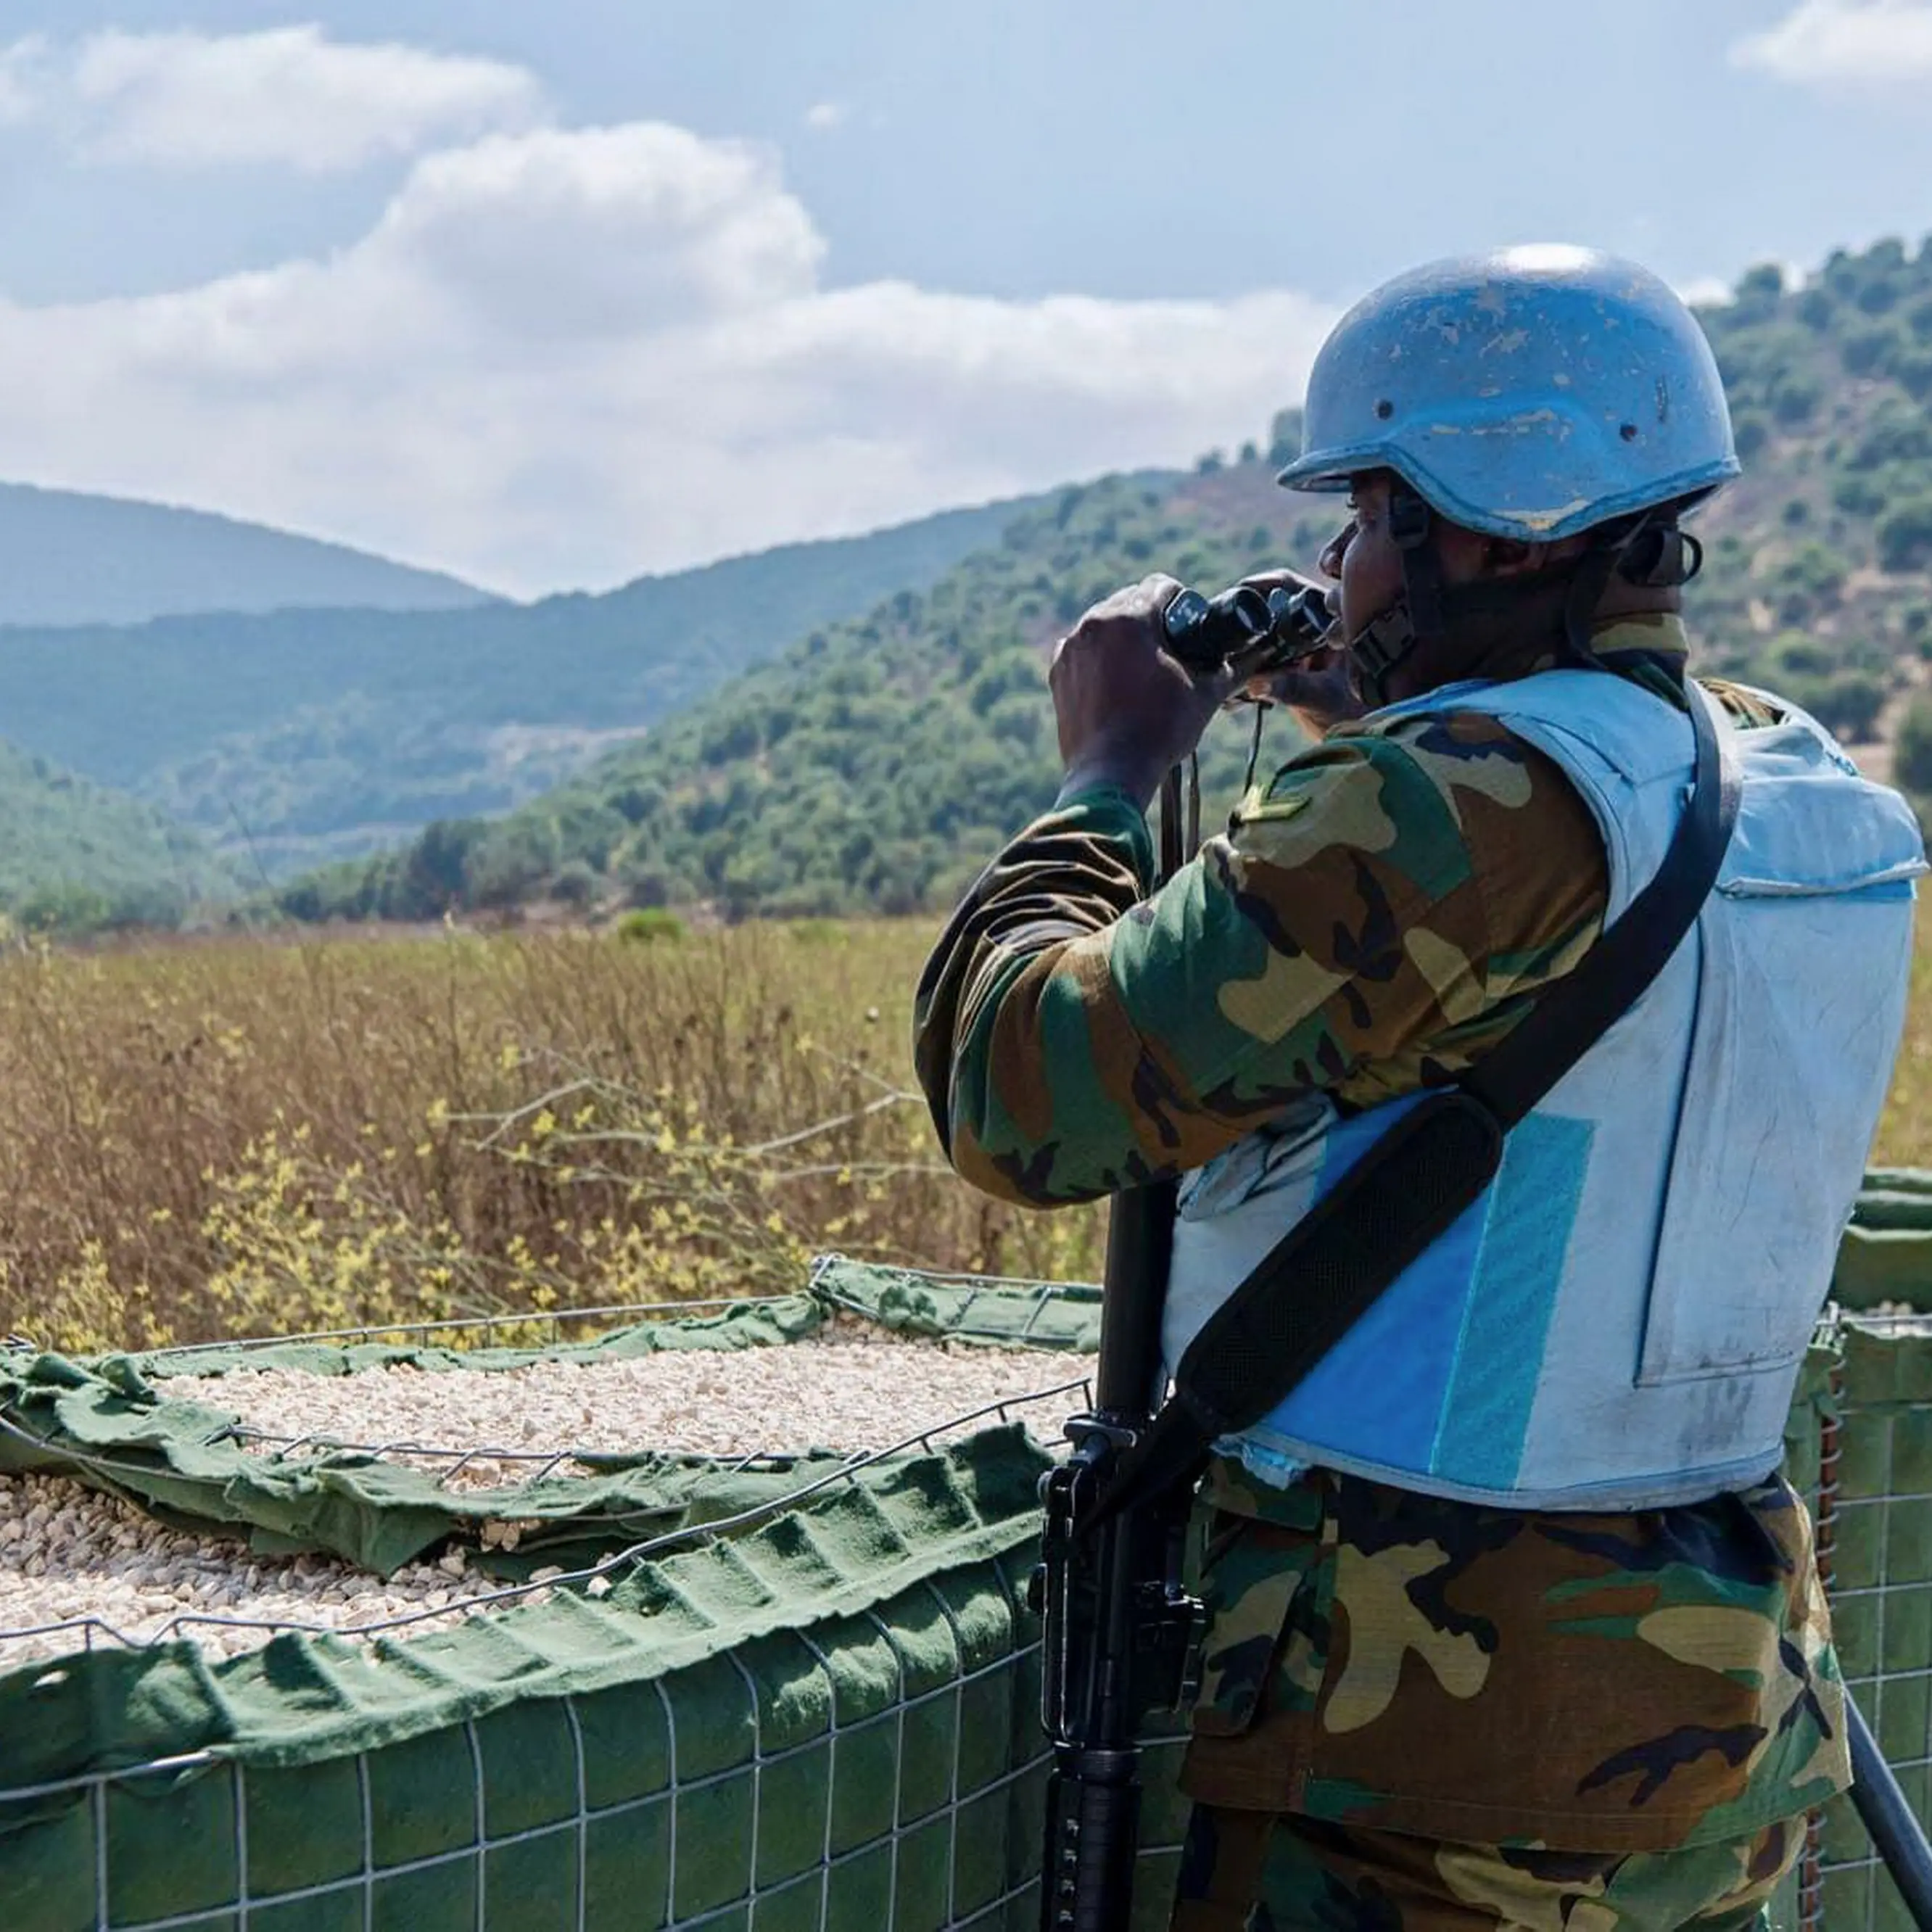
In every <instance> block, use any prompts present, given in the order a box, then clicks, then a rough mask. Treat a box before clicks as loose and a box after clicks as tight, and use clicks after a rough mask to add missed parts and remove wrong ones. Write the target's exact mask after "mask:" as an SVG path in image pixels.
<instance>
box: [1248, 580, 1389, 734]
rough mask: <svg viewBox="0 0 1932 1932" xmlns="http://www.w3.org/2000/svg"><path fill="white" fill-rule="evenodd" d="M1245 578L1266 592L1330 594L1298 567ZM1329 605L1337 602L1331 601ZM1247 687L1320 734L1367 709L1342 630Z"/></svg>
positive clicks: (1251, 679) (1311, 731)
mask: <svg viewBox="0 0 1932 1932" xmlns="http://www.w3.org/2000/svg"><path fill="white" fill-rule="evenodd" d="M1241 581H1242V582H1243V583H1247V584H1252V585H1253V586H1254V588H1255V589H1257V590H1259V592H1261V593H1262V595H1263V596H1264V597H1265V596H1266V595H1268V592H1270V591H1271V590H1304V589H1305V590H1317V591H1319V592H1321V593H1322V595H1323V596H1324V597H1330V596H1331V591H1330V589H1329V586H1327V585H1325V584H1322V583H1318V582H1317V581H1316V580H1315V579H1314V578H1313V577H1304V576H1303V575H1302V574H1301V572H1300V571H1297V570H1266V571H1258V572H1257V573H1256V574H1255V575H1254V576H1253V577H1243V578H1242V579H1241ZM1330 607H1331V610H1332V609H1333V607H1334V606H1333V604H1332V601H1331V605H1330ZM1244 690H1245V691H1246V694H1247V696H1249V697H1255V698H1261V699H1263V700H1265V701H1266V702H1268V703H1271V704H1279V705H1281V706H1284V707H1285V708H1286V709H1287V710H1289V712H1292V714H1293V715H1294V717H1295V721H1296V722H1297V723H1298V724H1300V725H1301V728H1302V729H1303V730H1304V731H1305V732H1307V733H1308V735H1309V736H1310V737H1311V738H1319V737H1321V736H1323V735H1324V734H1325V733H1326V732H1327V731H1328V730H1329V729H1330V728H1331V727H1332V726H1334V725H1337V724H1342V723H1343V722H1344V721H1346V720H1347V719H1349V718H1359V717H1361V715H1363V713H1364V712H1365V711H1366V710H1367V706H1365V705H1364V703H1363V702H1362V700H1361V694H1360V693H1359V692H1358V691H1357V690H1356V688H1355V681H1354V679H1353V678H1352V676H1351V675H1350V670H1349V653H1348V652H1347V651H1346V649H1344V648H1343V646H1342V645H1341V643H1340V638H1339V634H1338V635H1337V642H1336V643H1334V645H1331V646H1330V647H1329V648H1328V649H1327V650H1324V651H1317V652H1315V653H1314V655H1313V656H1311V657H1305V658H1303V659H1302V660H1301V662H1300V663H1298V664H1295V665H1294V666H1292V667H1291V668H1289V669H1288V670H1277V671H1271V672H1269V673H1268V674H1267V675H1266V676H1262V677H1256V678H1250V679H1249V680H1248V682H1247V685H1245V686H1244Z"/></svg>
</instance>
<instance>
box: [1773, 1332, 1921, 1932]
mask: <svg viewBox="0 0 1932 1932" xmlns="http://www.w3.org/2000/svg"><path fill="white" fill-rule="evenodd" d="M1847 1319H1848V1320H1849V1321H1850V1322H1852V1325H1855V1326H1856V1327H1858V1328H1861V1329H1863V1330H1864V1331H1866V1332H1867V1333H1869V1334H1878V1335H1881V1336H1883V1337H1885V1338H1887V1339H1888V1340H1904V1339H1911V1338H1918V1337H1923V1336H1925V1335H1927V1334H1932V1325H1928V1324H1927V1322H1926V1320H1925V1318H1924V1316H1859V1317H1855V1318H1847ZM1832 1394H1833V1397H1834V1399H1835V1403H1834V1406H1835V1409H1836V1411H1837V1413H1836V1414H1835V1415H1828V1416H1827V1417H1826V1419H1825V1421H1824V1423H1823V1429H1822V1432H1821V1435H1822V1439H1821V1442H1820V1460H1819V1481H1818V1489H1817V1496H1816V1499H1815V1504H1814V1509H1815V1514H1816V1517H1817V1534H1818V1555H1819V1567H1820V1570H1821V1571H1822V1572H1823V1575H1824V1577H1825V1581H1826V1588H1827V1590H1828V1592H1829V1595H1830V1598H1831V1603H1832V1629H1833V1634H1834V1637H1835V1640H1836V1643H1837V1646H1838V1659H1839V1664H1840V1667H1841V1670H1842V1671H1843V1676H1844V1679H1845V1682H1846V1688H1848V1689H1849V1691H1850V1693H1851V1694H1852V1696H1853V1697H1855V1698H1856V1699H1857V1700H1858V1703H1859V1705H1860V1706H1861V1709H1863V1711H1864V1715H1865V1718H1866V1720H1867V1722H1868V1723H1869V1724H1870V1726H1871V1728H1872V1732H1873V1736H1875V1737H1876V1739H1877V1741H1878V1745H1879V1749H1880V1751H1882V1752H1883V1753H1884V1754H1885V1758H1886V1760H1887V1761H1888V1763H1890V1764H1891V1768H1892V1770H1893V1772H1894V1774H1895V1775H1897V1779H1898V1781H1899V1785H1900V1789H1901V1790H1903V1792H1904V1793H1905V1796H1906V1802H1908V1804H1909V1805H1910V1806H1911V1808H1912V1811H1913V1813H1914V1814H1915V1816H1916V1817H1918V1818H1919V1819H1921V1820H1932V1403H1912V1404H1909V1405H1885V1406H1864V1405H1861V1404H1859V1403H1855V1402H1852V1401H1847V1400H1845V1399H1844V1384H1843V1374H1842V1371H1836V1372H1835V1373H1834V1375H1833V1377H1832ZM1799 1922H1800V1924H1802V1926H1803V1927H1805V1932H1817V1928H1820V1927H1823V1928H1829V1932H1838V1928H1839V1927H1852V1926H1858V1927H1867V1928H1869V1932H1893V1928H1897V1932H1909V1927H1910V1925H1911V1919H1910V1917H1909V1914H1908V1913H1907V1912H1906V1907H1905V1904H1904V1901H1903V1899H1902V1898H1900V1896H1899V1894H1898V1892H1897V1888H1895V1887H1894V1885H1893V1884H1892V1882H1891V1879H1890V1877H1889V1876H1888V1874H1887V1873H1886V1872H1885V1869H1884V1867H1883V1865H1882V1862H1881V1861H1880V1860H1879V1858H1878V1856H1877V1854H1876V1852H1875V1851H1874V1849H1873V1846H1872V1843H1871V1841H1870V1838H1869V1837H1868V1836H1867V1834H1866V1832H1865V1830H1864V1826H1863V1825H1862V1824H1861V1823H1860V1822H1859V1820H1858V1814H1857V1813H1856V1811H1855V1809H1854V1808H1852V1805H1851V1803H1850V1802H1849V1800H1848V1799H1839V1800H1838V1802H1836V1803H1835V1804H1834V1805H1831V1806H1830V1807H1829V1808H1827V1809H1826V1811H1825V1812H1824V1813H1823V1814H1821V1815H1820V1817H1817V1818H1815V1819H1814V1820H1813V1821H1812V1824H1811V1832H1810V1835H1809V1840H1808V1846H1807V1855H1806V1858H1805V1866H1804V1868H1803V1874H1802V1882H1801V1886H1800V1891H1799Z"/></svg>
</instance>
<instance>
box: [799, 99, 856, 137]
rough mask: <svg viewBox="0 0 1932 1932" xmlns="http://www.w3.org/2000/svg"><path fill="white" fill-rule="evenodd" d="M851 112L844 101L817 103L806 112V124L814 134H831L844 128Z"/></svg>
mask: <svg viewBox="0 0 1932 1932" xmlns="http://www.w3.org/2000/svg"><path fill="white" fill-rule="evenodd" d="M848 113H850V110H849V109H848V108H847V107H846V105H845V104H844V101H815V102H814V104H812V105H811V107H808V108H807V109H806V110H805V125H806V126H807V127H809V128H810V129H811V131H812V132H813V133H814V134H824V133H829V132H830V131H831V130H832V129H833V128H834V127H842V126H843V125H844V122H845V118H846V116H847V114H848Z"/></svg>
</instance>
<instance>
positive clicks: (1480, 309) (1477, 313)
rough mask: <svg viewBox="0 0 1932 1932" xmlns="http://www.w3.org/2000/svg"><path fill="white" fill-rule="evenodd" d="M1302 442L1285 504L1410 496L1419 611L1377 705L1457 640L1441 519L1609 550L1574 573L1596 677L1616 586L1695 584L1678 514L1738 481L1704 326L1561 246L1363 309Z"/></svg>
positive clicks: (1449, 277)
mask: <svg viewBox="0 0 1932 1932" xmlns="http://www.w3.org/2000/svg"><path fill="white" fill-rule="evenodd" d="M1303 429H1304V434H1303V446H1302V453H1301V455H1300V456H1299V457H1298V458H1296V460H1295V461H1294V462H1292V463H1290V464H1289V466H1288V467H1287V468H1286V469H1284V470H1283V472H1281V477H1280V480H1281V481H1282V482H1283V483H1285V484H1287V485H1288V486H1289V487H1290V488H1291V489H1297V490H1346V489H1347V488H1349V487H1350V482H1351V479H1352V478H1354V477H1355V476H1357V475H1361V474H1362V473H1363V472H1366V471H1370V470H1382V469H1385V470H1388V471H1390V472H1393V474H1394V475H1395V477H1396V478H1397V490H1396V493H1395V496H1394V502H1393V505H1392V527H1393V530H1394V535H1395V537H1396V540H1397V542H1398V543H1399V544H1401V546H1402V547H1403V561H1404V565H1405V574H1406V578H1407V583H1408V595H1407V596H1406V598H1405V600H1404V601H1405V603H1406V606H1407V608H1406V610H1403V611H1401V612H1399V613H1391V617H1392V618H1393V619H1394V622H1391V623H1387V624H1384V625H1378V626H1371V627H1370V629H1371V631H1379V634H1377V635H1370V634H1366V633H1365V634H1364V637H1363V638H1362V639H1361V640H1359V641H1358V646H1357V649H1356V656H1357V661H1358V667H1359V669H1360V670H1361V673H1362V675H1363V677H1364V682H1365V686H1366V688H1367V689H1368V691H1369V692H1370V695H1371V696H1372V697H1375V698H1376V700H1377V701H1379V700H1380V698H1381V696H1382V691H1381V684H1382V678H1383V677H1384V676H1385V674H1386V673H1387V671H1388V670H1389V669H1390V668H1391V667H1392V666H1393V665H1394V663H1395V662H1396V661H1398V660H1399V659H1400V658H1401V657H1403V656H1406V655H1407V654H1408V652H1409V650H1410V649H1413V648H1414V646H1415V644H1416V643H1420V642H1421V641H1422V640H1423V639H1424V637H1428V636H1430V635H1431V634H1437V635H1439V634H1445V633H1446V632H1447V631H1450V630H1451V628H1453V627H1454V623H1455V621H1456V617H1457V604H1458V601H1459V593H1458V592H1457V590H1455V589H1451V588H1445V586H1443V585H1442V583H1441V582H1440V580H1439V577H1438V575H1437V573H1436V569H1435V565H1434V553H1433V548H1432V547H1431V546H1430V543H1429V541H1428V539H1429V535H1430V523H1431V517H1432V514H1433V515H1438V516H1441V517H1445V518H1446V519H1448V520H1450V521H1451V522H1453V523H1460V524H1462V525H1463V526H1465V527H1466V528H1468V529H1474V530H1480V531H1482V532H1485V533H1486V534H1487V535H1492V536H1498V537H1509V538H1516V539H1517V540H1518V541H1522V542H1526V543H1550V542H1554V541H1559V540H1560V539H1562V538H1565V537H1570V536H1574V535H1577V534H1579V533H1580V532H1586V531H1588V532H1597V533H1598V536H1597V539H1596V541H1594V542H1593V543H1592V544H1591V545H1590V547H1589V550H1588V552H1587V553H1586V556H1585V558H1584V559H1583V562H1582V563H1580V564H1573V565H1571V566H1570V567H1569V571H1568V574H1569V576H1570V578H1571V592H1572V594H1571V596H1570V597H1569V598H1568V600H1567V601H1566V606H1565V635H1566V637H1568V641H1569V643H1570V646H1571V650H1572V652H1573V653H1574V654H1575V655H1578V656H1580V657H1584V658H1587V657H1588V655H1589V651H1588V643H1587V640H1588V634H1589V618H1590V616H1591V614H1592V612H1593V611H1594V610H1595V607H1596V605H1597V603H1598V599H1599V598H1601V595H1602V594H1603V591H1604V586H1605V584H1606V583H1607V582H1608V580H1609V578H1610V574H1611V572H1612V571H1613V570H1617V571H1621V573H1622V574H1624V575H1625V576H1627V577H1631V578H1633V579H1634V580H1635V581H1637V582H1640V583H1649V584H1667V583H1682V582H1684V581H1685V580H1687V579H1688V577H1690V576H1691V574H1694V572H1695V570H1696V568H1697V545H1696V543H1695V541H1694V539H1693V538H1688V537H1685V536H1684V535H1682V534H1681V533H1680V532H1679V531H1678V529H1677V527H1676V517H1677V514H1678V513H1679V511H1681V510H1682V509H1684V508H1688V505H1690V504H1691V502H1695V501H1697V499H1700V498H1701V497H1703V496H1709V494H1710V493H1712V491H1713V490H1715V489H1717V488H1718V487H1719V486H1720V485H1721V484H1724V483H1726V482H1727V481H1730V478H1732V477H1733V476H1735V475H1737V473H1738V459H1737V452H1736V449H1735V447H1734V446H1733V443H1732V439H1731V419H1730V410H1729V409H1728V408H1727V407H1726V404H1725V401H1724V384H1723V382H1722V380H1721V378H1720V377H1719V376H1718V365H1717V362H1716V359H1715V357H1713V356H1712V353H1711V348H1710V345H1709V343H1708V342H1706V340H1705V338H1704V332H1703V330H1702V329H1700V328H1699V327H1698V326H1697V321H1696V320H1695V318H1694V317H1693V316H1692V315H1691V312H1690V311H1689V310H1688V308H1685V305H1684V304H1683V303H1682V302H1681V301H1680V300H1679V299H1678V297H1677V296H1676V294H1674V293H1673V292H1672V290H1670V288H1669V287H1667V286H1666V285H1665V284H1664V283H1663V282H1661V281H1659V280H1658V278H1657V277H1656V276H1655V275H1652V274H1651V272H1649V270H1648V269H1643V268H1640V267H1639V266H1637V264H1636V263H1633V262H1626V261H1622V260H1618V259H1617V258H1616V257H1614V256H1610V255H1604V254H1598V253H1597V252H1596V251H1594V250H1591V249H1587V248H1568V247H1560V246H1554V245H1542V246H1537V247H1530V248H1505V249H1500V250H1498V251H1496V252H1495V253H1494V254H1488V255H1472V256H1461V257H1454V258H1452V259H1451V260H1447V261H1442V262H1434V263H1429V264H1428V265H1427V266H1424V267H1423V268H1420V269H1413V270H1412V271H1411V272H1409V274H1407V275H1400V276H1398V277H1397V278H1396V279H1395V280H1394V281H1391V282H1387V283H1385V284H1383V285H1382V287H1380V288H1379V289H1377V290H1375V291H1374V292H1373V293H1371V294H1370V295H1368V296H1365V297H1364V299H1362V300H1361V302H1358V303H1357V304H1356V305H1355V307H1354V308H1352V309H1351V310H1350V311H1349V313H1348V314H1346V315H1345V316H1344V317H1343V318H1342V320H1341V321H1340V323H1337V325H1336V326H1335V329H1334V332H1333V333H1332V334H1331V335H1330V336H1329V338H1328V341H1326V342H1325V344H1323V345H1322V351H1321V353H1320V354H1319V356H1316V359H1315V367H1314V368H1313V371H1312V372H1311V373H1310V377H1309V380H1308V395H1307V403H1306V405H1305V407H1304V418H1303ZM1468 601H1471V602H1472V604H1474V603H1475V602H1476V601H1480V600H1479V599H1469V600H1468Z"/></svg>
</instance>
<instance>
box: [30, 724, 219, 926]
mask: <svg viewBox="0 0 1932 1932" xmlns="http://www.w3.org/2000/svg"><path fill="white" fill-rule="evenodd" d="M239 892H240V887H239V883H238V881H237V880H236V876H235V874H233V872H232V871H229V868H227V867H226V865H223V864H222V863H221V862H220V860H219V859H217V858H216V857H215V856H214V853H211V851H210V850H208V846H207V844H206V843H205V841H203V840H202V839H201V838H198V837H197V836H196V835H195V834H194V833H193V832H190V831H189V830H187V829H186V828H185V827H184V826H179V825H175V824H172V823H169V820H167V819H166V818H165V817H163V815H162V814H160V812H158V811H155V810H154V808H152V807H151V806H150V805H143V804H142V803H140V802H139V801H138V800H137V799H131V798H129V797H127V796H125V795H124V794H123V793H118V792H115V791H110V790H108V789H107V788H106V787H104V786H101V785H97V784H91V783H89V781H88V780H87V779H86V778H80V777H77V776H76V775H74V773H73V772H67V771H62V769H60V768H59V767H58V766H54V765H50V764H49V763H47V761H46V760H45V759H44V758H38V757H34V756H33V755H31V754H30V753H28V752H26V751H20V750H19V749H17V748H16V747H15V746H13V745H9V744H6V743H4V742H0V930H4V929H5V928H6V927H9V926H19V927H27V928H34V929H40V928H52V927H57V928H59V929H63V930H65V931H69V932H77V931H91V930H95V929H100V928H101V927H104V926H135V925H139V926H174V925H178V923H180V922H181V920H182V919H184V918H185V917H187V916H188V915H190V913H194V912H196V911H197V910H211V909H213V908H214V907H217V906H218V905H219V904H221V903H223V902H224V901H233V900H234V899H236V898H238V897H239Z"/></svg>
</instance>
